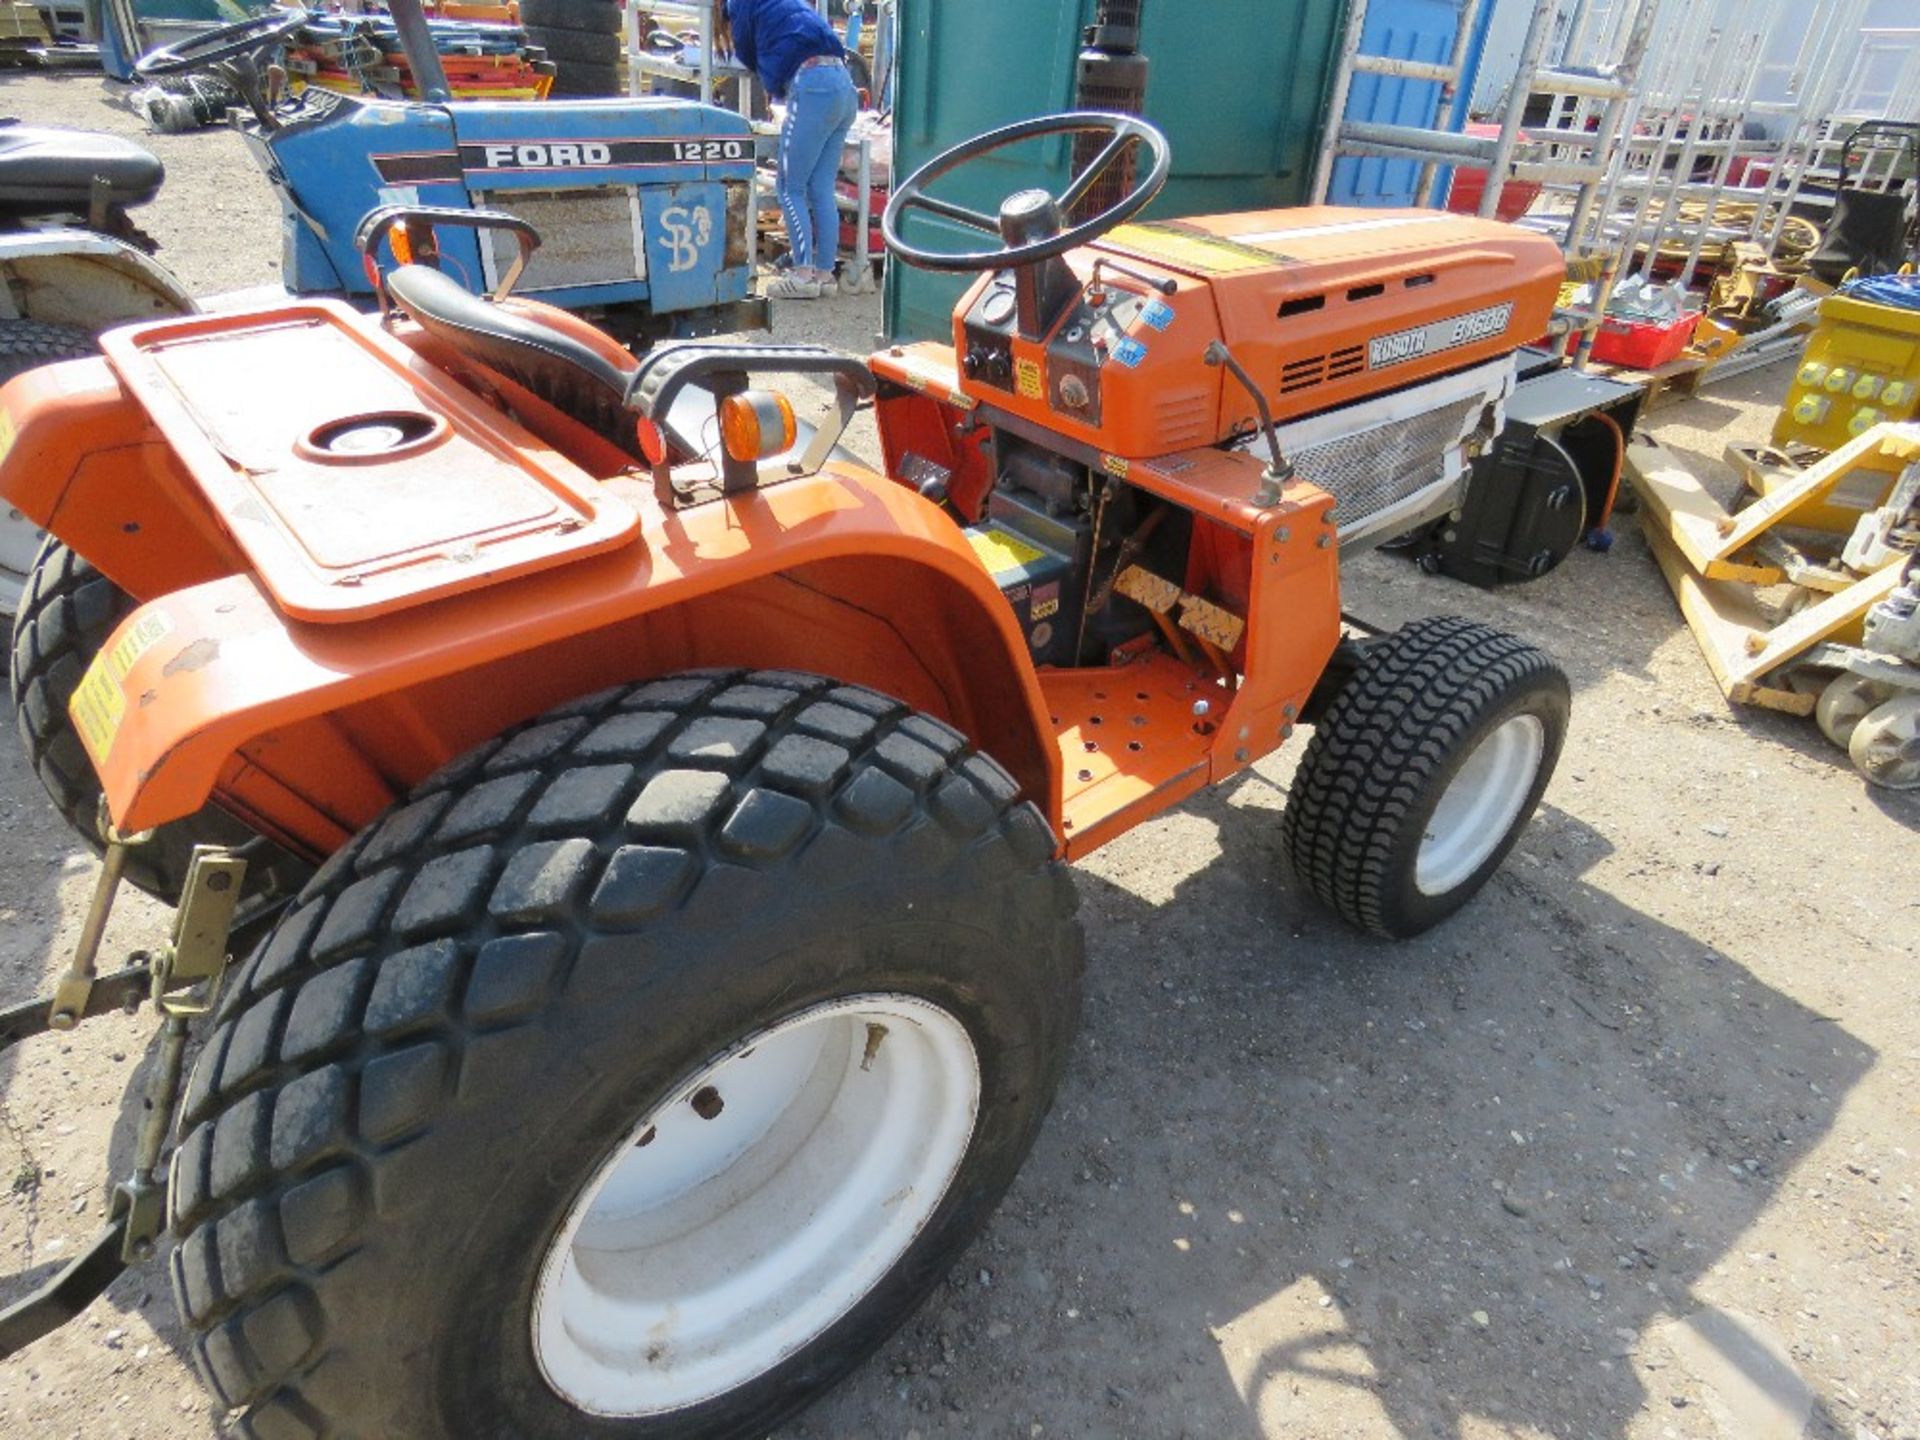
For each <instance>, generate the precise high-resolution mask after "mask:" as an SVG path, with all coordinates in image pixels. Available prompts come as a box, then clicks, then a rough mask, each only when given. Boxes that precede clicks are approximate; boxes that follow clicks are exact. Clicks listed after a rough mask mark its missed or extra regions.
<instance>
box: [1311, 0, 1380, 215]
mask: <svg viewBox="0 0 1920 1440" xmlns="http://www.w3.org/2000/svg"><path fill="white" fill-rule="evenodd" d="M1366 25H1367V0H1349V3H1348V6H1347V33H1346V34H1345V35H1344V36H1343V37H1341V41H1340V63H1339V64H1338V65H1337V66H1336V67H1335V69H1334V72H1333V94H1332V95H1331V96H1329V97H1328V100H1327V121H1326V125H1325V126H1324V127H1323V128H1322V130H1321V133H1320V154H1319V155H1318V157H1316V159H1315V160H1314V164H1313V193H1312V196H1311V199H1312V202H1313V203H1314V204H1315V205H1324V204H1326V203H1327V188H1328V187H1329V186H1330V185H1332V184H1333V162H1334V160H1335V159H1336V158H1337V157H1338V155H1339V153H1340V130H1341V127H1342V126H1344V125H1345V124H1346V123H1347V96H1348V95H1349V94H1350V93H1351V92H1352V90H1353V58H1354V56H1356V55H1358V54H1359V53H1360V36H1361V33H1362V32H1363V31H1364V30H1365V29H1366Z"/></svg>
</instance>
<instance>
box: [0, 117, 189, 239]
mask: <svg viewBox="0 0 1920 1440" xmlns="http://www.w3.org/2000/svg"><path fill="white" fill-rule="evenodd" d="M166 173H167V172H166V167H165V166H163V165H162V164H161V163H160V161H159V159H158V158H157V157H156V156H155V155H154V154H153V153H152V152H151V151H149V150H148V149H146V147H144V146H142V145H136V144H135V143H134V142H133V141H131V140H125V139H122V138H121V137H120V136H118V135H101V134H98V133H96V132H94V131H91V130H59V129H55V128H54V127H52V126H49V125H22V124H20V123H19V122H17V121H13V120H0V215H4V216H9V217H12V218H15V219H26V218H29V217H38V216H48V215H85V214H87V213H88V210H89V208H90V207H91V206H92V204H93V200H94V192H93V186H94V181H95V179H96V178H97V179H99V180H100V181H102V182H103V183H104V184H105V186H106V196H105V199H106V201H107V203H108V204H110V205H113V206H116V207H118V208H120V209H126V208H128V207H130V206H134V205H144V204H146V203H147V201H149V200H151V199H153V197H154V196H155V195H156V194H157V193H158V192H159V189H160V182H161V181H162V180H163V179H165V178H166Z"/></svg>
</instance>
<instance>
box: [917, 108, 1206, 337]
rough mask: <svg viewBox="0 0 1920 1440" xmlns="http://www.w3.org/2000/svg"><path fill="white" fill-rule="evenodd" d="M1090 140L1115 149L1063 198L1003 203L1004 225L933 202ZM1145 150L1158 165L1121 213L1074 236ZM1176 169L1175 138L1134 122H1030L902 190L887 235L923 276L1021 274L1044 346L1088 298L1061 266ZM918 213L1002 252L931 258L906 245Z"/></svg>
mask: <svg viewBox="0 0 1920 1440" xmlns="http://www.w3.org/2000/svg"><path fill="white" fill-rule="evenodd" d="M1087 134H1093V135H1097V136H1104V137H1106V142H1107V143H1106V144H1105V145H1103V146H1102V147H1101V149H1100V151H1099V153H1098V154H1096V155H1095V156H1094V158H1093V159H1092V160H1091V161H1090V162H1088V164H1087V166H1086V167H1085V168H1084V169H1083V170H1081V171H1080V173H1079V174H1077V175H1075V176H1074V177H1073V178H1072V180H1071V181H1069V182H1068V185H1067V188H1066V189H1065V190H1064V191H1062V192H1061V193H1060V194H1059V195H1057V196H1056V195H1054V194H1052V193H1051V192H1050V191H1046V190H1037V189H1036V190H1021V191H1018V192H1016V193H1015V194H1013V195H1009V196H1008V197H1007V198H1006V199H1005V200H1004V201H1002V202H1001V205H1000V213H999V214H998V215H997V216H988V215H983V214H981V213H980V212H979V211H978V210H972V209H969V208H967V207H966V206H964V205H959V204H956V203H955V202H953V201H951V200H945V199H942V198H940V197H938V196H935V195H933V194H932V193H930V187H931V186H932V184H933V182H934V181H936V180H938V179H940V178H941V177H942V176H944V175H946V174H948V173H949V172H951V171H954V170H957V169H959V168H960V167H962V166H963V165H969V164H972V163H974V162H976V161H979V160H983V159H985V158H987V157H988V156H990V155H994V154H997V153H998V152H1000V151H1002V150H1005V149H1007V148H1008V147H1009V146H1012V145H1017V144H1020V143H1022V142H1023V141H1028V140H1035V139H1041V138H1047V137H1052V136H1078V135H1087ZM1136 146H1138V147H1140V148H1143V149H1145V150H1146V151H1147V153H1148V155H1149V157H1150V158H1151V160H1152V164H1150V165H1148V166H1145V167H1137V168H1136V171H1135V174H1134V177H1133V179H1132V182H1131V183H1130V184H1129V185H1128V186H1127V188H1126V190H1125V192H1124V193H1123V194H1122V195H1121V197H1120V198H1119V199H1118V200H1116V201H1115V202H1114V203H1113V204H1112V205H1111V206H1109V207H1108V208H1107V209H1105V210H1103V211H1101V212H1100V213H1099V214H1097V215H1095V216H1093V217H1091V218H1090V219H1087V220H1084V221H1081V222H1080V223H1079V224H1077V225H1073V226H1071V227H1069V226H1068V224H1067V220H1066V217H1067V216H1068V215H1069V214H1070V213H1071V212H1072V211H1073V209H1074V207H1075V206H1077V205H1079V204H1080V203H1081V202H1082V201H1083V200H1085V199H1086V198H1087V196H1088V194H1089V193H1091V191H1092V190H1093V187H1094V185H1095V184H1096V183H1097V182H1098V181H1099V179H1100V177H1101V176H1102V175H1104V174H1105V173H1106V172H1107V171H1108V170H1109V169H1111V168H1112V166H1113V165H1114V164H1115V163H1116V162H1118V161H1119V160H1120V159H1121V158H1122V156H1124V155H1126V154H1127V153H1128V151H1129V150H1130V149H1132V148H1134V147H1136ZM1171 164H1172V152H1171V151H1170V150H1169V148H1168V145H1167V139H1166V137H1165V136H1164V135H1162V134H1161V133H1160V132H1159V131H1158V130H1156V129H1154V127H1153V126H1151V125H1149V124H1147V122H1146V121H1144V120H1141V119H1139V118H1137V117H1135V116H1132V115H1108V114H1102V113H1100V112H1097V111H1083V112H1077V113H1074V114H1069V115H1052V116H1044V117H1042V118H1040V119H1037V120H1023V121H1021V122H1019V123H1018V124H1015V125H1008V126H1006V127H1005V128H1004V129H1000V130H994V131H991V132H989V133H988V134H985V135H981V136H979V137H978V138H976V139H973V140H968V141H966V142H965V143H963V144H960V145H956V146H955V147H954V148H953V149H951V150H948V151H946V152H945V153H944V154H942V155H938V156H936V157H934V158H933V159H932V160H930V161H928V162H927V163H926V164H925V165H923V166H922V167H921V168H920V169H919V170H917V171H916V172H914V174H913V175H912V176H911V177H909V178H908V179H907V180H906V182H905V183H903V184H901V185H899V186H898V187H896V188H895V190H894V192H893V198H892V200H891V201H889V202H888V204H887V211H886V214H885V215H884V216H882V217H881V221H880V228H881V233H882V235H883V236H884V237H885V239H886V242H887V248H888V249H889V250H891V251H892V252H893V253H894V254H895V255H897V256H898V257H899V258H900V259H901V260H903V261H905V262H906V263H907V264H909V265H912V266H914V267H915V268H916V269H921V270H933V271H944V272H955V273H961V274H967V273H977V272H980V271H997V270H1011V271H1012V272H1013V277H1014V299H1015V307H1016V308H1015V324H1016V326H1017V327H1018V329H1019V333H1020V335H1021V337H1022V338H1023V339H1026V340H1031V341H1038V340H1040V339H1042V338H1044V337H1045V335H1046V334H1047V332H1048V331H1049V330H1051V329H1052V328H1053V326H1054V323H1055V322H1056V321H1057V320H1058V319H1059V318H1060V315H1061V314H1062V312H1063V311H1064V310H1065V308H1066V307H1067V306H1068V305H1070V304H1072V303H1073V299H1074V297H1075V296H1076V295H1077V294H1079V291H1080V283H1079V281H1078V280H1077V279H1076V278H1075V277H1074V274H1073V272H1072V270H1070V269H1069V268H1068V267H1067V265H1066V262H1065V261H1064V260H1063V259H1062V258H1061V257H1062V256H1064V255H1065V254H1066V253H1067V252H1068V251H1069V250H1075V249H1078V248H1079V247H1080V246H1083V245H1087V244H1091V243H1092V242H1093V241H1095V240H1097V239H1099V238H1100V237H1101V236H1102V235H1104V234H1106V233H1107V232H1108V231H1109V230H1112V229H1114V228H1115V227H1116V226H1119V225H1122V224H1124V223H1125V222H1126V221H1128V220H1131V219H1132V218H1133V217H1134V216H1135V215H1137V214H1139V213H1140V211H1142V210H1143V209H1145V208H1146V206H1147V203H1148V202H1149V201H1150V200H1152V199H1153V197H1154V196H1155V195H1157V194H1158V193H1159V191H1160V187H1161V186H1162V185H1164V184H1165V183H1166V180H1167V172H1168V170H1169V169H1170V167H1171ZM913 210H921V211H925V212H926V213H928V214H930V215H937V216H939V217H940V218H941V219H944V220H949V221H952V222H953V223H955V224H957V225H960V226H963V227H964V228H966V229H969V230H974V231H978V232H979V233H981V234H983V235H988V236H991V237H992V238H993V239H995V240H996V241H998V242H999V244H998V245H997V246H995V247H994V248H992V249H988V250H974V251H963V252H955V251H945V250H929V249H925V248H923V247H921V246H918V245H915V244H912V243H910V242H908V241H907V240H905V239H903V238H902V236H901V234H900V224H901V221H902V220H903V219H904V217H905V216H906V215H907V213H908V212H909V211H913Z"/></svg>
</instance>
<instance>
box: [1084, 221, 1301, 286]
mask: <svg viewBox="0 0 1920 1440" xmlns="http://www.w3.org/2000/svg"><path fill="white" fill-rule="evenodd" d="M1107 239H1108V241H1109V242H1110V243H1112V244H1115V245H1124V246H1126V247H1127V249H1129V250H1132V251H1135V252H1137V253H1138V254H1141V255H1145V256H1148V257H1149V258H1151V259H1154V260H1159V261H1162V262H1163V263H1165V264H1168V265H1173V266H1177V267H1179V268H1181V269H1186V270H1200V271H1204V272H1206V273H1209V274H1215V275H1231V274H1233V273H1234V272H1236V271H1240V270H1265V269H1268V268H1270V267H1271V266H1273V265H1276V264H1278V263H1279V257H1278V256H1276V255H1272V254H1269V253H1267V252H1265V251H1261V250H1255V249H1253V248H1252V247H1251V246H1247V245H1238V244H1235V243H1234V242H1233V241H1231V240H1224V239H1220V238H1218V237H1215V236H1210V235H1183V234H1181V233H1180V232H1178V231H1175V230H1169V229H1165V228H1163V227H1161V226H1159V225H1122V226H1121V227H1120V228H1119V229H1117V230H1115V231H1114V232H1113V233H1112V234H1111V235H1109V236H1108V237H1107Z"/></svg>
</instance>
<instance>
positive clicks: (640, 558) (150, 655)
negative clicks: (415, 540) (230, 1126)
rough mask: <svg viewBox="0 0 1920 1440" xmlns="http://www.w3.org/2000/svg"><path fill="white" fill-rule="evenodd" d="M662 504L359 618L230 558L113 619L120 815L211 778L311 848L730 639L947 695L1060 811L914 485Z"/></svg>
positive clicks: (107, 696) (950, 709) (951, 711)
mask: <svg viewBox="0 0 1920 1440" xmlns="http://www.w3.org/2000/svg"><path fill="white" fill-rule="evenodd" d="M621 488H622V489H623V490H625V491H628V492H631V495H630V498H632V499H633V500H634V502H635V504H636V506H637V507H638V508H640V509H641V510H642V512H643V514H644V515H645V516H646V517H647V518H646V523H645V526H644V529H643V532H642V537H641V539H640V540H638V541H636V542H635V543H632V544H629V545H626V546H622V547H620V548H619V549H616V550H613V551H611V552H608V553H606V554H603V555H600V556H597V557H594V558H590V559H582V560H578V561H574V562H570V563H567V564H564V565H560V566H556V567H554V568H552V569H549V570H546V571H542V572H539V573H536V574H533V575H529V576H524V577H522V578H519V579H515V580H511V581H507V582H503V583H500V584H495V585H492V586H488V587H486V588H483V589H479V590H475V591H471V592H469V593H465V594H460V595H455V596H452V597H449V598H446V599H443V600H439V601H435V602H433V603H429V604H422V605H417V606H414V607H411V608H408V609H404V610H400V611H397V612H394V613H390V614H385V615H382V616H380V617H379V618H378V619H377V620H372V621H364V622H359V623H344V624H309V623H302V622H297V621H291V620H288V619H286V618H285V617H283V616H282V615H281V614H280V613H279V612H278V611H277V610H276V609H274V607H273V606H272V604H271V603H270V602H269V600H268V599H267V597H266V596H265V595H264V593H263V592H262V591H261V589H260V588H259V586H258V585H257V584H256V583H255V581H254V580H253V579H252V578H251V577H249V576H247V575H232V576H228V577H226V578H222V579H215V580H212V581H209V582H207V583H203V584H199V585H195V586H192V587H190V588H187V589H184V590H180V591H177V592H175V593H172V594H169V595H165V596H163V597H161V598H160V599H158V600H155V601H154V602H152V603H150V604H148V605H146V606H144V607H142V608H141V609H140V610H139V611H137V612H136V613H135V614H134V615H133V616H131V617H130V618H129V619H128V621H127V622H126V624H125V625H123V626H122V627H121V629H120V630H119V632H118V633H117V634H116V635H115V636H114V639H113V641H112V642H111V643H110V644H109V646H108V648H107V651H106V652H105V658H103V661H102V663H101V664H100V665H97V666H96V668H95V671H94V673H93V674H92V675H90V677H89V680H88V682H87V684H86V685H85V686H83V688H82V693H81V695H80V697H78V698H77V699H76V702H75V706H74V715H75V718H76V721H77V722H78V723H79V725H80V728H81V730H82V733H83V738H84V739H85V740H86V742H87V745H88V749H89V751H90V752H91V754H92V756H93V759H94V763H95V766H96V768H97V769H98V770H99V771H100V774H101V778H102V780H103V782H104V785H105V789H106V793H107V798H108V802H109V805H110V807H111V809H112V812H113V816H114V819H115V821H116V823H118V824H119V825H120V826H121V827H122V828H125V829H141V828H145V827H148V826H151V825H156V824H159V823H162V822H165V821H167V820H171V819H174V818H177V817H179V816H182V815H185V814H188V813H190V812H191V811H193V810H195V809H196V808H198V807H199V806H200V805H201V804H203V803H204V802H205V801H206V799H207V797H208V796H209V795H210V794H212V793H214V792H216V791H217V792H218V793H219V796H220V798H221V800H222V802H223V803H225V804H227V806H228V808H230V809H232V810H234V811H235V812H236V813H240V814H243V815H245V816H246V817H247V818H248V819H250V820H252V821H253V822H254V823H255V824H256V825H257V826H258V827H259V828H261V829H263V830H265V831H267V832H268V833H271V834H273V835H275V836H276V837H278V838H280V839H282V840H285V841H288V842H289V843H292V844H294V845H296V846H297V847H298V848H300V849H302V850H305V851H307V852H308V853H310V854H313V855H324V854H326V853H328V852H329V851H331V850H332V849H334V848H336V847H337V846H338V845H339V844H340V843H341V841H342V840H344V839H345V837H346V836H347V835H349V834H351V833H352V832H353V831H354V830H355V829H357V828H358V827H359V826H361V825H364V824H365V823H366V822H367V821H368V820H370V819H372V818H373V816H374V815H376V814H377V813H378V812H379V810H380V809H381V808H383V807H384V806H385V805H386V804H388V803H390V802H391V801H392V800H393V799H394V798H396V797H398V796H399V795H401V794H404V793H405V791H406V789H407V788H408V787H409V786H411V785H412V784H413V783H415V782H416V781H418V780H419V779H421V778H423V777H424V776H425V775H427V774H428V773H430V772H431V771H432V770H433V769H435V768H437V767H438V766H439V765H441V764H443V763H445V762H446V761H447V760H448V759H450V758H452V757H453V756H455V755H458V754H460V753H462V752H463V751H465V750H467V749H469V748H471V747H472V746H473V745H475V744H477V743H479V742H480V741H482V740H485V739H487V738H489V737H490V736H492V735H494V734H497V733H498V732H499V731H500V730H501V729H503V728H505V727H506V726H507V725H510V724H513V723H515V722H517V721H519V720H523V719H526V718H528V717H530V716H533V715H537V714H540V713H542V712H543V711H545V710H547V709H550V708H552V707H553V706H555V705H558V704H561V703H564V702H565V701H566V700H569V699H572V698H576V697H578V696H580V695H583V694H587V693H590V692H592V691H595V690H599V689H603V688H605V687H607V686H610V685H614V684H618V683H622V682H625V681H630V680H635V679H642V678H646V677H649V676H653V675H660V674H665V673H670V672H673V671H676V670H682V669H688V668H697V667H703V666H718V665H752V666H773V667H778V668H786V669H798V670H808V671H813V672H817V673H820V674H824V675H828V676H832V677H834V678H836V679H841V680H846V681H849V682H854V683H860V684H866V685H870V686H873V687H874V688H877V689H880V690H882V691H886V692H888V693H890V694H893V695H896V696H898V697H899V698H900V699H902V700H905V701H907V702H908V703H910V704H913V705H915V706H916V707H918V708H920V709H924V710H927V711H930V712H931V713H933V714H936V715H939V716H940V717H942V718H944V719H946V720H947V721H949V722H950V723H952V724H953V725H955V726H956V727H957V728H959V729H960V730H962V731H963V732H965V733H966V734H967V735H968V736H969V737H970V738H971V739H972V740H973V741H974V742H975V744H976V745H978V746H979V747H980V748H981V749H983V750H985V751H986V752H987V753H989V754H991V755H992V756H993V757H994V758H995V759H997V760H999V761H1000V762H1001V763H1002V764H1003V765H1005V766H1006V767H1007V769H1008V770H1009V771H1011V772H1012V773H1013V775H1014V777H1015V779H1016V780H1017V781H1018V782H1019V783H1020V785H1021V786H1022V788H1023V790H1024V791H1025V793H1026V794H1027V795H1028V797H1029V798H1031V799H1033V800H1034V801H1036V802H1037V803H1038V804H1040V806H1041V808H1042V809H1043V810H1044V811H1045V812H1046V813H1047V814H1048V816H1049V818H1050V819H1051V820H1053V821H1054V823H1055V827H1056V833H1058V817H1059V815H1060V773H1059V767H1060V761H1059V755H1058V751H1057V748H1056V746H1055V744H1054V740H1053V734H1052V729H1051V726H1050V724H1049V721H1048V714H1047V710H1046V702H1045V700H1044V698H1043V697H1042V695H1041V692H1040V687H1039V684H1038V680H1037V677H1036V676H1035V673H1034V670H1033V666H1032V664H1031V662H1030V661H1029V660H1028V657H1027V652H1026V649H1025V645H1024V641H1023V639H1022V636H1021V634H1020V631H1019V628H1018V626H1017V625H1016V623H1015V621H1014V618H1013V614H1012V611H1011V608H1010V607H1009V606H1008V605H1007V604H1006V603H1005V601H1004V599H1003V598H1002V597H1001V595H1000V593H999V591H998V590H997V589H996V588H995V587H994V584H993V582H992V580H991V578H990V577H989V576H988V575H987V574H986V572H985V571H984V570H983V569H982V567H981V566H980V564H979V562H978V560H977V559H976V558H975V556H974V554H973V552H972V550H971V548H970V547H969V546H968V544H967V541H966V539H965V537H964V535H962V534H961V532H960V531H959V530H958V529H957V528H956V527H955V526H954V524H953V522H952V521H951V520H949V519H948V518H947V517H946V516H945V515H944V514H942V513H941V512H940V511H938V510H937V509H935V508H934V507H933V506H932V505H930V504H928V503H927V502H926V501H924V500H922V499H921V498H920V497H919V496H918V495H916V494H913V493H912V492H910V491H908V490H906V489H904V488H903V487H901V486H898V485H894V484H892V483H890V482H888V481H886V480H885V479H883V478H881V477H880V476H877V475H873V474H870V473H868V472H866V471H864V470H860V469H857V468H854V467H847V466H831V467H829V469H828V470H827V471H825V472H823V473H822V474H820V475H818V476H815V477H812V478H810V479H806V480H796V481H790V482H787V483H785V484H782V485H778V486H774V487H771V488H769V489H767V490H764V491H762V492H760V493H758V494H756V495H752V496H748V497H745V498H743V499H740V500H735V501H722V502H715V503H711V504H707V505H703V506H698V507H695V508H693V509H691V510H687V511H683V512H678V513H669V512H663V511H662V510H661V509H660V508H659V507H658V506H657V505H655V504H654V503H653V501H652V497H651V495H650V494H645V493H642V490H641V487H640V486H638V485H637V484H633V483H631V482H622V483H621Z"/></svg>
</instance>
